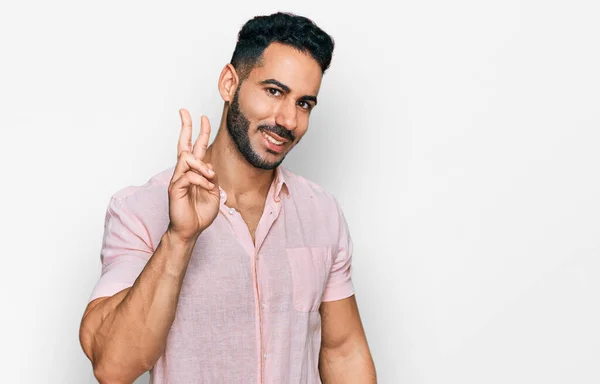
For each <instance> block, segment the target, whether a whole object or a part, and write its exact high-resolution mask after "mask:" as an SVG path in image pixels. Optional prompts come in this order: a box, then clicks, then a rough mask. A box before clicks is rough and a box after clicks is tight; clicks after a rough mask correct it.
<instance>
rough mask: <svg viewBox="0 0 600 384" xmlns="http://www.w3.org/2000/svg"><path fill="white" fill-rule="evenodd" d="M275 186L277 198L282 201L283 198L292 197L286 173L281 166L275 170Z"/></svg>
mask: <svg viewBox="0 0 600 384" xmlns="http://www.w3.org/2000/svg"><path fill="white" fill-rule="evenodd" d="M273 184H274V185H275V198H276V199H280V198H281V196H282V193H281V192H282V191H283V196H287V197H290V188H289V186H288V184H287V181H286V179H285V172H284V169H283V168H282V167H281V166H278V167H277V168H275V178H274V179H273Z"/></svg>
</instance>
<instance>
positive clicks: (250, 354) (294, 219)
mask: <svg viewBox="0 0 600 384" xmlns="http://www.w3.org/2000/svg"><path fill="white" fill-rule="evenodd" d="M333 46H334V44H333V40H332V39H331V37H330V36H329V35H327V34H326V33H325V32H323V31H322V30H321V29H319V28H318V27H317V26H316V25H315V24H314V23H313V22H312V21H310V20H309V19H306V18H304V17H300V16H295V15H291V14H284V13H277V14H273V15H270V16H263V17H256V18H254V19H252V20H250V21H249V22H248V23H246V25H244V26H243V28H242V29H241V31H240V33H239V36H238V43H237V45H236V48H235V51H234V53H233V57H232V60H231V63H230V64H227V65H226V66H225V68H224V69H223V71H222V72H221V76H220V77H219V83H218V86H219V92H220V94H221V96H222V98H223V100H224V101H225V106H224V109H223V115H222V120H221V124H220V126H219V130H218V133H217V136H216V138H215V140H214V142H213V143H212V144H211V145H210V146H208V142H209V136H210V125H209V122H208V119H207V118H206V117H202V119H201V132H200V135H199V137H198V139H197V140H196V141H195V143H193V144H192V120H191V118H190V115H189V113H188V112H187V111H186V110H183V109H182V110H181V111H180V114H181V121H182V129H181V135H180V139H179V143H178V160H177V164H176V166H175V167H174V169H173V168H171V169H168V170H166V171H164V172H162V173H160V174H158V175H156V176H154V177H152V179H151V180H150V181H149V182H148V183H146V184H145V185H143V186H140V187H129V188H125V189H123V190H121V191H119V192H118V193H116V194H115V195H114V196H113V197H112V198H111V201H110V203H109V206H108V210H107V215H106V223H105V232H104V239H103V246H102V276H101V277H100V280H99V281H98V283H97V285H96V287H95V288H94V291H93V293H92V296H91V298H90V303H89V305H88V307H87V309H86V311H85V314H84V316H83V320H82V323H81V329H80V340H81V344H82V347H83V350H84V351H85V353H86V355H87V356H88V358H89V359H90V360H91V362H92V364H93V367H94V374H95V376H96V377H97V378H98V380H99V381H100V383H110V384H115V383H132V382H133V381H134V380H135V379H136V378H137V377H138V376H140V375H141V374H142V373H144V372H145V371H148V370H150V371H151V377H152V382H153V383H169V384H183V383H235V384H239V383H320V382H321V381H322V382H324V383H344V384H348V383H375V382H376V378H375V368H374V364H373V361H372V358H371V354H370V351H369V348H368V345H367V341H366V337H365V334H364V331H363V327H362V324H361V320H360V317H359V313H358V310H357V304H356V300H355V297H354V290H353V286H352V281H351V257H352V240H351V237H350V234H349V232H348V227H347V225H346V221H345V220H344V216H343V213H342V211H341V209H340V207H339V204H338V203H337V201H336V199H335V198H334V197H333V196H332V195H330V194H328V193H327V192H325V191H324V190H323V189H322V188H321V187H319V186H318V185H316V184H314V183H312V182H310V181H308V180H306V179H304V178H302V177H300V176H298V175H295V174H293V173H292V172H290V171H288V170H287V169H284V168H283V167H281V166H280V163H281V162H282V161H283V159H284V158H285V156H286V154H287V153H288V152H289V151H290V150H291V149H292V148H293V147H294V146H295V145H296V144H297V143H298V142H299V141H300V139H301V138H302V136H303V135H304V134H305V133H306V130H307V128H308V120H309V116H310V112H311V110H312V109H313V108H314V107H315V106H316V104H317V94H318V92H319V88H320V85H321V79H322V76H323V74H324V72H325V70H326V69H327V68H328V67H329V64H330V61H331V56H332V52H333Z"/></svg>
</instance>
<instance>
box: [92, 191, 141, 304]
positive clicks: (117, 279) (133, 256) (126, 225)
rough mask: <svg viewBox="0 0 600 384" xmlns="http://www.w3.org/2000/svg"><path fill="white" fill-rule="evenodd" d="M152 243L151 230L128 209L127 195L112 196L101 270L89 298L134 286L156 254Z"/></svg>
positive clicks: (103, 240) (103, 243)
mask: <svg viewBox="0 0 600 384" xmlns="http://www.w3.org/2000/svg"><path fill="white" fill-rule="evenodd" d="M150 244H151V241H150V235H149V233H148V231H147V230H146V228H145V227H144V225H143V224H142V222H141V221H140V219H139V218H138V217H136V216H135V215H134V214H132V213H131V212H130V211H129V210H128V209H127V206H126V200H125V198H120V199H117V198H115V197H114V196H113V197H112V198H111V200H110V202H109V204H108V208H107V210H106V217H105V221H104V236H103V238H102V249H101V251H100V257H101V260H102V273H101V275H100V279H99V280H98V282H97V283H96V285H95V287H94V289H93V291H92V294H91V296H90V299H89V301H92V300H94V299H97V298H99V297H104V296H112V295H114V294H115V293H118V292H120V291H122V290H123V289H125V288H128V287H131V286H132V285H133V283H134V282H135V280H136V279H137V278H138V276H139V275H140V273H141V272H142V270H143V269H144V266H145V265H146V263H147V262H148V260H149V259H150V257H151V256H152V254H153V250H152V247H151V246H150Z"/></svg>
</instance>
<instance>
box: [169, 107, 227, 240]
mask: <svg viewBox="0 0 600 384" xmlns="http://www.w3.org/2000/svg"><path fill="white" fill-rule="evenodd" d="M179 114H180V116H181V134H180V135H179V143H178V144H177V165H176V166H175V171H174V172H173V177H172V178H171V181H170V183H169V218H170V220H171V222H170V223H169V229H168V230H169V231H170V233H172V234H174V235H176V236H177V237H178V238H180V239H182V240H184V241H194V240H195V239H196V238H197V237H198V236H199V235H200V233H202V231H204V230H205V229H206V228H208V227H209V226H210V225H211V224H212V222H213V221H214V220H215V218H216V217H217V214H218V213H219V201H220V194H219V186H218V184H217V176H216V175H215V172H214V171H213V169H212V165H210V164H206V163H204V162H203V161H202V160H203V159H204V156H205V155H206V150H207V148H208V140H209V138H210V122H209V121H208V118H207V117H206V116H202V118H201V123H200V135H199V136H198V138H197V139H196V142H195V143H194V144H193V146H192V119H191V117H190V113H189V112H188V111H187V110H185V109H181V110H179Z"/></svg>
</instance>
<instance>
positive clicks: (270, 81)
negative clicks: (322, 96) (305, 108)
mask: <svg viewBox="0 0 600 384" xmlns="http://www.w3.org/2000/svg"><path fill="white" fill-rule="evenodd" d="M259 84H262V85H266V84H273V85H276V86H278V87H279V88H281V89H282V90H283V92H285V93H290V92H291V91H292V90H291V89H290V87H288V86H287V85H285V84H283V83H281V82H279V81H277V80H275V79H267V80H263V81H261V82H260V83H259ZM298 100H302V101H312V102H313V103H315V105H316V104H317V96H311V95H304V96H302V97H301V98H300V99H298Z"/></svg>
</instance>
